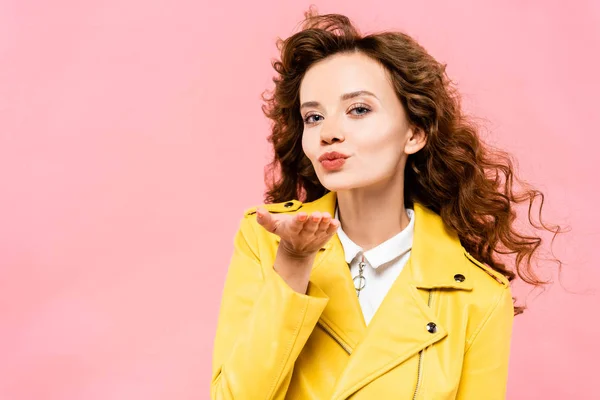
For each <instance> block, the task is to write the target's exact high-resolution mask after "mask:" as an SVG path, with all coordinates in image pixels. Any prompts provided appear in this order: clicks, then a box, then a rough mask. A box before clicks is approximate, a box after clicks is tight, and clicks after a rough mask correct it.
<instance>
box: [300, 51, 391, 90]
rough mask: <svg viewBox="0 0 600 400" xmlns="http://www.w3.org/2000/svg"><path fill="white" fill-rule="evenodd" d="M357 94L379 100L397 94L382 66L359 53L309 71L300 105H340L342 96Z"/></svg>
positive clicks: (338, 57) (338, 56)
mask: <svg viewBox="0 0 600 400" xmlns="http://www.w3.org/2000/svg"><path fill="white" fill-rule="evenodd" d="M357 90H368V91H371V92H373V93H375V95H377V96H378V97H379V96H385V95H386V94H387V95H389V94H390V93H391V94H393V93H394V90H393V87H392V84H391V81H390V79H389V74H388V72H387V71H386V69H385V68H384V67H383V66H382V65H381V64H380V63H379V62H377V61H376V60H374V59H372V58H371V57H369V56H367V55H365V54H362V53H359V52H356V53H348V54H346V53H344V54H336V55H333V56H330V57H327V58H326V59H324V60H321V61H319V62H318V63H315V64H314V65H312V66H311V67H310V68H309V69H308V71H306V74H305V75H304V78H303V79H302V83H301V85H300V101H310V100H322V101H327V100H328V99H331V100H334V99H335V100H338V101H339V96H340V95H341V94H344V93H349V92H354V91H357Z"/></svg>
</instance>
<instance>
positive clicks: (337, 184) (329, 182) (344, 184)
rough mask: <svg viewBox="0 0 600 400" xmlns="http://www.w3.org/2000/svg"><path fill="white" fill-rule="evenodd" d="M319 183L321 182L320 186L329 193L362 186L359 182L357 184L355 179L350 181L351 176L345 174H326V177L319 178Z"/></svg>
mask: <svg viewBox="0 0 600 400" xmlns="http://www.w3.org/2000/svg"><path fill="white" fill-rule="evenodd" d="M319 181H320V182H321V185H323V186H324V187H325V188H326V189H327V190H329V191H331V192H339V191H342V190H350V189H355V188H357V187H362V186H364V185H362V184H361V182H357V181H356V179H352V176H348V175H346V174H344V175H341V174H340V175H339V176H335V175H334V174H328V175H327V176H324V177H319Z"/></svg>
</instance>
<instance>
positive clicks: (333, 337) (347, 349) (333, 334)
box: [318, 321, 352, 354]
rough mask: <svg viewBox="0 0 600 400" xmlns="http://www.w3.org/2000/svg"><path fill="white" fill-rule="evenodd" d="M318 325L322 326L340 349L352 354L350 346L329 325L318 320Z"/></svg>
mask: <svg viewBox="0 0 600 400" xmlns="http://www.w3.org/2000/svg"><path fill="white" fill-rule="evenodd" d="M318 324H319V326H320V327H321V328H323V330H324V331H325V332H326V333H327V334H328V335H329V336H330V337H331V338H332V339H333V340H335V341H336V342H337V344H339V345H340V347H341V348H342V349H344V350H345V351H346V353H348V354H352V348H351V347H350V346H348V344H346V342H344V341H343V340H342V339H341V338H340V337H339V336H338V335H337V334H336V333H335V332H334V331H333V330H332V329H331V328H330V327H328V326H327V325H326V324H325V323H323V322H321V321H319V322H318Z"/></svg>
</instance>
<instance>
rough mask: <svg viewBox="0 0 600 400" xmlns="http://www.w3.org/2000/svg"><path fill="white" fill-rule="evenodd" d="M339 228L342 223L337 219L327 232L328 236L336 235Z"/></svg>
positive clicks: (333, 220) (332, 221) (330, 224)
mask: <svg viewBox="0 0 600 400" xmlns="http://www.w3.org/2000/svg"><path fill="white" fill-rule="evenodd" d="M339 227H340V221H338V220H337V219H332V220H331V222H330V223H329V226H328V227H327V230H326V231H325V232H326V233H327V234H328V235H331V234H333V233H335V232H336V231H337V230H338V228H339Z"/></svg>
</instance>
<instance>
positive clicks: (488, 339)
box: [456, 286, 514, 400]
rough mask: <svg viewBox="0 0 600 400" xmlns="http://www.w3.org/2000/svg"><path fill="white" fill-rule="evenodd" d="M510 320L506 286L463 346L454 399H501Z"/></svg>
mask: <svg viewBox="0 0 600 400" xmlns="http://www.w3.org/2000/svg"><path fill="white" fill-rule="evenodd" d="M513 318H514V307H513V302H512V295H511V291H510V287H509V286H506V287H503V289H502V292H501V294H500V295H499V296H498V297H497V300H496V302H495V304H494V305H492V307H491V311H490V312H489V313H488V314H487V317H486V318H485V320H484V321H483V322H482V324H481V327H480V329H479V330H478V331H477V332H476V333H475V334H474V337H473V339H472V340H470V341H469V342H468V343H467V348H466V353H465V358H464V362H463V370H462V376H461V379H460V383H459V387H458V393H457V396H456V399H457V400H472V399H486V400H501V399H502V400H504V399H505V396H506V383H507V379H508V361H509V353H510V343H511V335H512V325H513Z"/></svg>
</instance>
